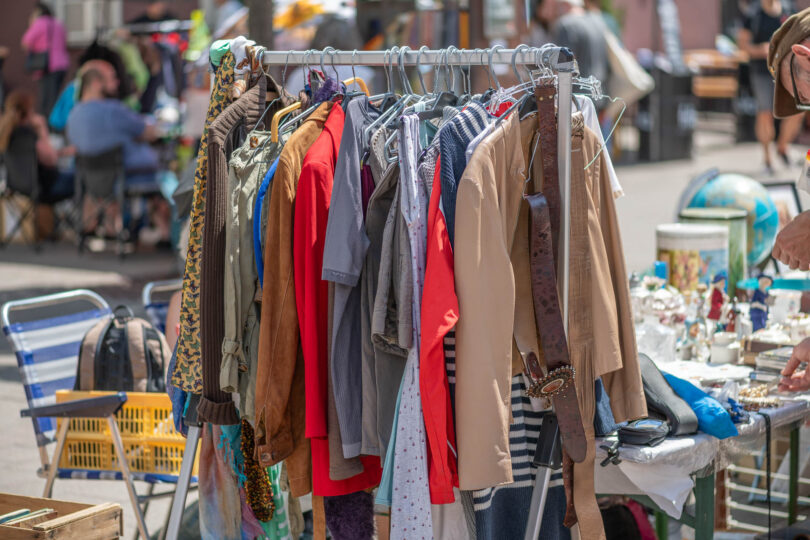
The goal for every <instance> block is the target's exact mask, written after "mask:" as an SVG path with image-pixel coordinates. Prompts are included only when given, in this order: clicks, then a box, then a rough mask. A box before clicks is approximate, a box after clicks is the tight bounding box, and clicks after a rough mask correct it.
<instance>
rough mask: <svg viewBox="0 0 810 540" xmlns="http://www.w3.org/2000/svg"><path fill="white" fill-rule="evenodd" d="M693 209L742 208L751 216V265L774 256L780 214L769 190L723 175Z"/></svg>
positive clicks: (699, 194) (696, 197)
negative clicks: (773, 249)
mask: <svg viewBox="0 0 810 540" xmlns="http://www.w3.org/2000/svg"><path fill="white" fill-rule="evenodd" d="M688 206H689V208H738V209H740V210H745V211H747V212H748V265H749V267H750V266H756V265H758V264H759V263H761V262H762V261H764V260H765V259H767V258H768V256H769V255H770V254H771V249H772V248H773V241H774V240H775V239H776V233H777V232H778V227H779V214H778V212H777V211H776V205H775V204H774V203H773V199H771V196H770V194H768V190H766V189H765V186H763V185H762V184H760V183H759V182H757V181H756V180H754V179H753V178H749V177H747V176H743V175H741V174H728V173H726V174H720V175H718V176H717V177H715V178H713V179H712V180H709V181H708V182H707V183H706V185H704V186H703V187H702V188H700V190H698V192H697V193H696V194H695V195H694V197H692V200H691V201H690V202H689V205H688Z"/></svg>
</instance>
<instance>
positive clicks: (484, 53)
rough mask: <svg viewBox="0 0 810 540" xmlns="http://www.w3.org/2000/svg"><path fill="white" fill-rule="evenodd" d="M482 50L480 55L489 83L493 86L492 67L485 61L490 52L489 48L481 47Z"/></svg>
mask: <svg viewBox="0 0 810 540" xmlns="http://www.w3.org/2000/svg"><path fill="white" fill-rule="evenodd" d="M480 51H481V57H480V62H481V65H482V66H483V67H484V69H485V70H486V71H487V84H489V87H490V88H492V71H490V69H489V68H490V66H489V64H487V63H485V62H484V57H485V56H486V55H487V54H489V48H486V49H480Z"/></svg>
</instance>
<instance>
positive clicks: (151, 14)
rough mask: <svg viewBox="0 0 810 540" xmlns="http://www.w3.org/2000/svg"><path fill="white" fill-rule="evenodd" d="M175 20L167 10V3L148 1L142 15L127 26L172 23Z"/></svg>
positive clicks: (175, 16) (156, 0)
mask: <svg viewBox="0 0 810 540" xmlns="http://www.w3.org/2000/svg"><path fill="white" fill-rule="evenodd" d="M176 19H177V15H175V14H174V13H173V12H172V11H170V10H169V6H168V3H167V2H164V1H163V0H149V4H148V5H147V6H146V10H144V12H143V14H141V15H139V16H138V17H135V18H134V19H132V20H130V21H129V23H128V24H147V23H156V22H163V21H173V20H176Z"/></svg>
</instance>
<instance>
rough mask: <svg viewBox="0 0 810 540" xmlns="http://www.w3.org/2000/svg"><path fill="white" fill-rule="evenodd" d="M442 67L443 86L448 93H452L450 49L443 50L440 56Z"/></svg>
mask: <svg viewBox="0 0 810 540" xmlns="http://www.w3.org/2000/svg"><path fill="white" fill-rule="evenodd" d="M442 67H443V68H444V85H445V87H446V88H447V91H448V92H452V91H453V83H454V82H455V81H454V80H453V73H452V72H451V71H450V69H451V68H450V47H447V48H446V49H445V50H444V56H442Z"/></svg>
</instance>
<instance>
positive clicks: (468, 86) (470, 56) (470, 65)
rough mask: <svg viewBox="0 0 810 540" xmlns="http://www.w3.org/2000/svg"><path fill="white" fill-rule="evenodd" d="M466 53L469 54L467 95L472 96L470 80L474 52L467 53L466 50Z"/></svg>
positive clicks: (465, 50)
mask: <svg viewBox="0 0 810 540" xmlns="http://www.w3.org/2000/svg"><path fill="white" fill-rule="evenodd" d="M464 52H465V53H467V54H468V56H467V93H468V94H470V95H472V80H471V79H470V74H471V73H472V53H473V51H469V52H468V51H467V49H464Z"/></svg>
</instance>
